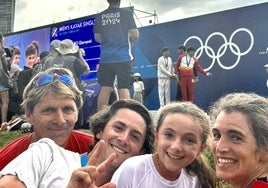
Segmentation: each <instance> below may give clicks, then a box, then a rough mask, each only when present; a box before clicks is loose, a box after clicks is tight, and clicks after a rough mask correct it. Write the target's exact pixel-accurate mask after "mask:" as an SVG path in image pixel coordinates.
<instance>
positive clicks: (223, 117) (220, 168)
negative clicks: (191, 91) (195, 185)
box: [211, 111, 266, 187]
mask: <svg viewBox="0 0 268 188" xmlns="http://www.w3.org/2000/svg"><path fill="white" fill-rule="evenodd" d="M212 133H213V139H212V142H211V149H212V152H213V154H214V160H215V166H216V175H217V177H219V178H221V179H224V180H227V181H229V182H230V183H231V184H232V185H235V184H241V183H245V182H248V181H250V180H252V178H253V179H254V178H255V177H256V176H258V173H260V170H261V169H262V168H266V167H263V163H262V162H261V152H260V151H259V150H258V149H257V146H256V140H255V138H254V136H253V134H252V132H251V130H250V125H249V123H248V120H247V117H246V115H244V114H242V113H241V112H237V111H236V112H231V113H225V112H221V113H220V114H219V115H218V117H217V119H216V122H215V126H214V127H213V129H212ZM245 187H246V186H245Z"/></svg>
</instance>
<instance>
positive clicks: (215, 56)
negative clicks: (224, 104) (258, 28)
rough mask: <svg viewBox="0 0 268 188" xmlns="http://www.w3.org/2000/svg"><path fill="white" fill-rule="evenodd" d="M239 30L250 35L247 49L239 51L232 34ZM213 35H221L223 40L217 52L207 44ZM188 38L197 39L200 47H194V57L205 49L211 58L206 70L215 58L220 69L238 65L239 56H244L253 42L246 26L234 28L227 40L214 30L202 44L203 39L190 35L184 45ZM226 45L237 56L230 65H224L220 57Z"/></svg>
mask: <svg viewBox="0 0 268 188" xmlns="http://www.w3.org/2000/svg"><path fill="white" fill-rule="evenodd" d="M239 32H246V33H247V34H248V35H249V37H250V45H249V47H248V49H247V50H245V51H244V52H241V50H240V48H239V46H238V45H237V44H235V43H234V42H233V38H234V36H235V35H236V34H237V33H239ZM215 36H219V37H221V38H222V39H223V41H224V43H223V44H222V45H221V46H220V47H219V49H218V50H217V52H215V51H214V49H213V48H212V47H210V46H208V42H209V41H210V40H211V38H212V37H215ZM190 40H197V41H198V42H199V44H200V47H199V48H198V49H196V52H195V57H196V58H197V59H199V58H200V57H201V56H202V55H203V52H204V51H205V53H206V55H207V56H208V57H210V58H211V59H212V61H211V64H210V66H209V67H207V68H205V70H206V71H208V70H210V69H211V68H212V67H213V66H214V64H215V62H216V60H217V63H218V64H219V66H220V67H221V68H222V69H225V70H230V69H233V68H234V67H236V66H237V65H238V63H239V61H240V58H241V56H244V55H246V54H247V53H249V52H250V50H251V49H252V47H253V44H254V37H253V34H252V33H251V31H250V30H248V29H246V28H239V29H237V30H235V31H234V32H233V33H232V34H231V36H230V39H229V40H228V41H227V38H226V36H225V35H224V34H223V33H220V32H214V33H212V34H210V35H209V36H208V38H207V39H206V41H205V44H203V41H202V40H201V39H200V38H199V37H198V36H190V37H189V38H187V39H186V40H185V42H184V45H185V46H187V43H188V42H189V41H190ZM228 47H229V49H230V51H231V52H232V53H233V54H234V55H236V56H237V58H236V61H235V62H234V63H233V64H232V65H229V66H226V65H224V64H223V63H222V62H221V57H222V56H223V55H224V54H225V52H226V50H227V48H228Z"/></svg>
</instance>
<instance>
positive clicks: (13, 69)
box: [9, 63, 21, 78]
mask: <svg viewBox="0 0 268 188" xmlns="http://www.w3.org/2000/svg"><path fill="white" fill-rule="evenodd" d="M20 71H21V68H20V67H19V66H18V65H16V64H13V63H12V64H11V69H10V71H9V76H10V77H11V78H12V77H13V76H14V74H15V73H16V72H20Z"/></svg>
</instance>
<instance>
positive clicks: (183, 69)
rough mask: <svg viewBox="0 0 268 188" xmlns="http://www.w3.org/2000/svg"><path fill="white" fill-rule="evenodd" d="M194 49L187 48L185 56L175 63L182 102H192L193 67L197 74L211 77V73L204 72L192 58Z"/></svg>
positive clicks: (181, 56)
mask: <svg viewBox="0 0 268 188" xmlns="http://www.w3.org/2000/svg"><path fill="white" fill-rule="evenodd" d="M194 53H195V49H194V48H193V47H189V48H188V49H187V54H183V55H180V56H179V57H178V59H177V61H176V63H175V67H174V71H175V74H176V75H178V78H180V86H181V93H182V100H183V101H191V102H193V101H194V83H193V79H194V73H193V68H194V67H195V68H196V69H197V70H198V71H199V72H201V73H202V74H204V75H206V76H212V74H211V73H209V72H206V71H204V69H203V68H202V67H201V66H200V65H199V63H198V60H197V59H196V58H195V57H194Z"/></svg>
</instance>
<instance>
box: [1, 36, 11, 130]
mask: <svg viewBox="0 0 268 188" xmlns="http://www.w3.org/2000/svg"><path fill="white" fill-rule="evenodd" d="M3 45H4V36H3V34H2V33H0V73H1V74H0V79H1V82H0V96H1V126H0V130H2V129H5V128H6V126H7V112H8V103H9V88H8V87H6V84H5V83H3V82H4V81H6V79H4V78H2V77H4V74H7V75H8V62H7V59H6V52H5V49H4V46H3Z"/></svg>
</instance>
